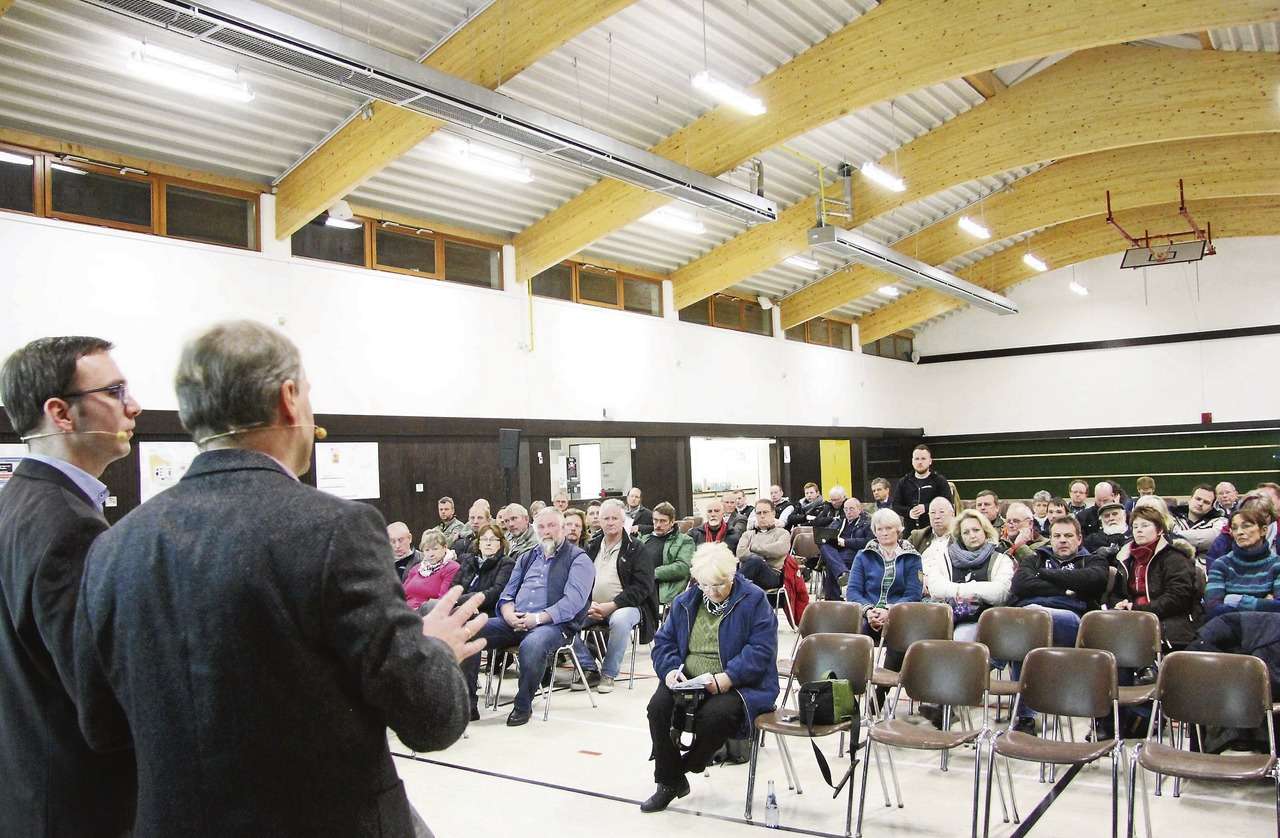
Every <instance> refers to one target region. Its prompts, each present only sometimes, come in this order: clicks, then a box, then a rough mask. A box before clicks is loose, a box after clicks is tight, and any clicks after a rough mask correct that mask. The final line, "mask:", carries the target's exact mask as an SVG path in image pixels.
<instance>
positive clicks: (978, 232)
mask: <svg viewBox="0 0 1280 838" xmlns="http://www.w3.org/2000/svg"><path fill="white" fill-rule="evenodd" d="M960 229H961V230H964V231H965V232H966V233H968V234H969V235H971V236H973V237H974V238H977V239H984V240H985V239H989V238H991V231H990V230H988V229H987V228H986V227H983V226H982V225H981V224H979V223H978V222H976V221H974V220H973V219H972V218H970V217H969V216H967V215H962V216H960Z"/></svg>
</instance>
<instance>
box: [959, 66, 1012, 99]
mask: <svg viewBox="0 0 1280 838" xmlns="http://www.w3.org/2000/svg"><path fill="white" fill-rule="evenodd" d="M964 80H965V82H966V83H967V84H968V85H969V86H970V87H972V88H973V89H974V90H976V91H977V92H978V95H979V96H981V97H982V98H983V99H990V98H992V97H994V96H995V95H997V94H998V93H1001V92H1002V91H1005V90H1008V88H1009V85H1007V84H1005V83H1004V82H1003V81H1001V80H1000V77H999V76H997V75H996V74H995V73H994V72H993V71H991V70H983V71H982V72H981V73H974V74H973V75H970V76H965V77H964Z"/></svg>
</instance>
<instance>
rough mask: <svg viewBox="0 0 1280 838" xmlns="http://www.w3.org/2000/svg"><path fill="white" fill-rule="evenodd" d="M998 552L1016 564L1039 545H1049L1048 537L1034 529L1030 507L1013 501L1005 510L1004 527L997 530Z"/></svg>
mask: <svg viewBox="0 0 1280 838" xmlns="http://www.w3.org/2000/svg"><path fill="white" fill-rule="evenodd" d="M997 534H998V535H999V536H1000V544H999V547H1000V552H1001V553H1007V554H1008V555H1009V558H1011V559H1013V563H1014V565H1015V566H1016V565H1017V564H1018V563H1019V562H1021V561H1022V560H1023V559H1025V558H1029V557H1030V556H1031V554H1032V553H1034V552H1035V551H1036V550H1039V549H1040V548H1041V547H1048V546H1049V539H1047V538H1045V537H1044V536H1043V535H1041V534H1040V531H1039V530H1037V529H1036V524H1035V516H1034V515H1032V513H1031V509H1030V507H1028V506H1027V505H1026V504H1025V503H1022V502H1021V501H1016V500H1015V501H1014V502H1013V503H1011V504H1009V507H1008V508H1007V509H1006V510H1005V518H1004V528H1003V529H1002V530H999V531H998V532H997Z"/></svg>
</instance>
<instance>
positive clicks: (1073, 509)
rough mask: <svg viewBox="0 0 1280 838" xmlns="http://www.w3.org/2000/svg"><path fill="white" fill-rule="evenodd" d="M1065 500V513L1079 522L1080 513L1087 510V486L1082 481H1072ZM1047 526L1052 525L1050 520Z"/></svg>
mask: <svg viewBox="0 0 1280 838" xmlns="http://www.w3.org/2000/svg"><path fill="white" fill-rule="evenodd" d="M1067 500H1068V503H1067V511H1068V512H1070V513H1071V514H1072V515H1073V516H1075V518H1076V519H1077V520H1079V518H1080V513H1081V512H1084V511H1085V510H1086V509H1088V508H1089V503H1088V500H1089V484H1088V483H1086V482H1085V481H1083V480H1072V481H1071V485H1069V486H1067ZM1049 525H1050V526H1052V525H1053V521H1052V520H1050V521H1049ZM1046 535H1047V533H1046Z"/></svg>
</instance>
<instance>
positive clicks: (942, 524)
mask: <svg viewBox="0 0 1280 838" xmlns="http://www.w3.org/2000/svg"><path fill="white" fill-rule="evenodd" d="M955 517H956V510H955V507H953V506H952V505H951V501H949V500H947V499H946V498H934V499H933V500H931V501H929V526H927V527H921V528H920V529H918V530H916V531H915V532H913V533H911V535H910V536H908V540H909V541H910V542H911V546H912V547H914V548H916V552H917V553H919V554H920V555H921V556H923V555H924V552H925V551H926V550H928V549H929V547H930V546H931V545H932V544H933V543H934V542H935V541H937V540H938V539H942V540H943V541H946V540H947V538H948V537H950V535H951V522H952V520H954V519H955Z"/></svg>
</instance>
